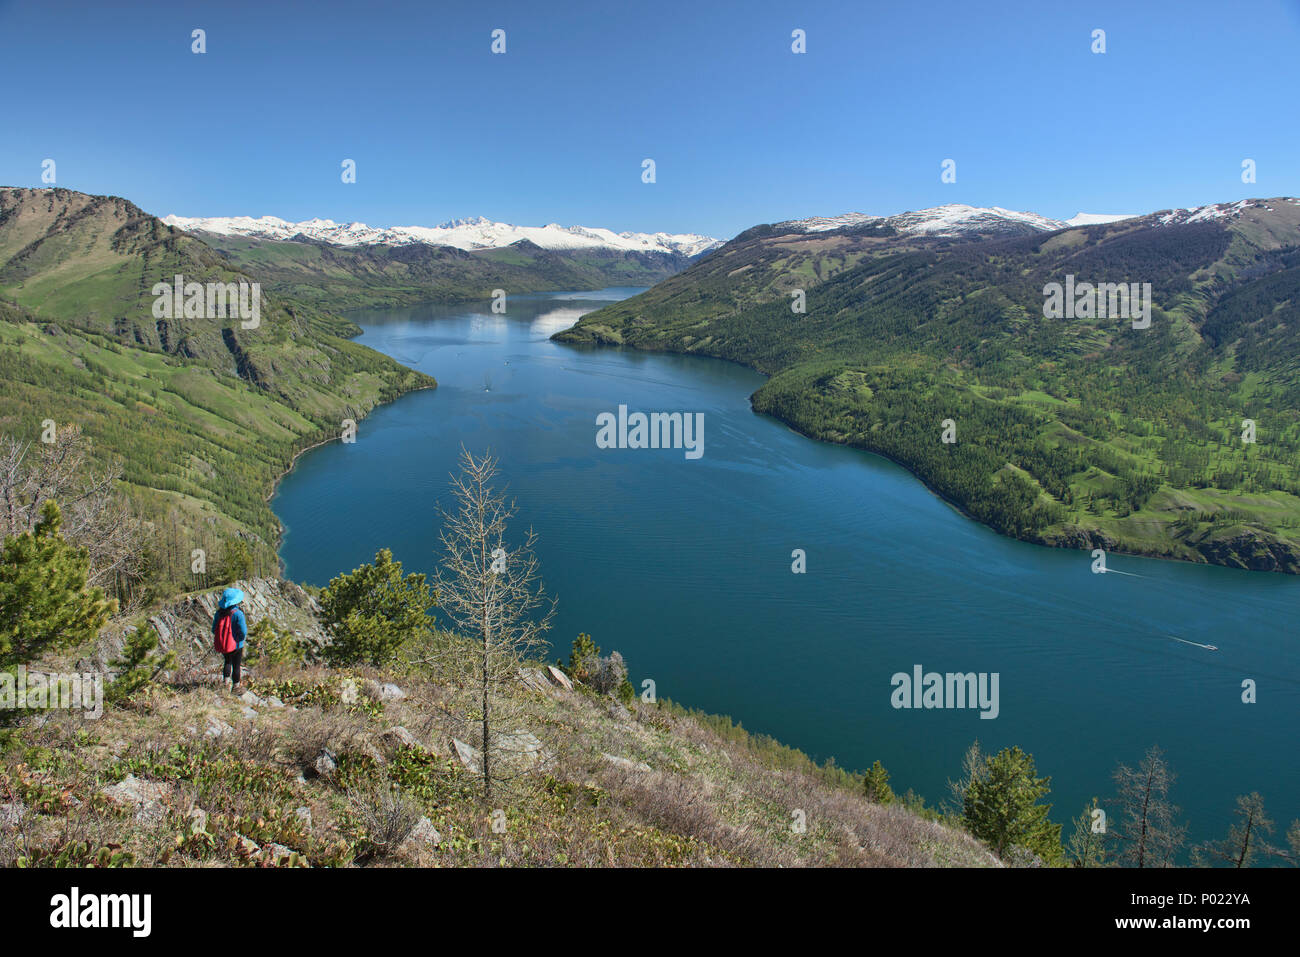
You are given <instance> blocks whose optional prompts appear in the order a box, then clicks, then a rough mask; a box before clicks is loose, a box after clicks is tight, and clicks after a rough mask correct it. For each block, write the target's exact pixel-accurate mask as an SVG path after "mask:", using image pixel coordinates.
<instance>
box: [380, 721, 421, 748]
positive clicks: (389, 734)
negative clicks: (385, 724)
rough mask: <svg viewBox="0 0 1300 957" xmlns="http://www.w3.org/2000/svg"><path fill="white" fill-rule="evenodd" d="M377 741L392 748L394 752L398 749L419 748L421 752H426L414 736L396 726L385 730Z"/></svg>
mask: <svg viewBox="0 0 1300 957" xmlns="http://www.w3.org/2000/svg"><path fill="white" fill-rule="evenodd" d="M379 740H381V741H382V742H383V743H384V744H386V745H387V746H389V747H390V748H393V749H394V750H396V749H397V748H400V747H408V748H419V749H421V750H426V749H425V747H424V745H423V744H421V743H420V739H419V738H417V737H416V736H415V735H413V734H412V733H411V732H410V731H407V730H406V729H405V728H403V727H402V726H401V725H397V726H395V727H392V728H385V729H384V730H383V731H382V732H381V733H380V735H379Z"/></svg>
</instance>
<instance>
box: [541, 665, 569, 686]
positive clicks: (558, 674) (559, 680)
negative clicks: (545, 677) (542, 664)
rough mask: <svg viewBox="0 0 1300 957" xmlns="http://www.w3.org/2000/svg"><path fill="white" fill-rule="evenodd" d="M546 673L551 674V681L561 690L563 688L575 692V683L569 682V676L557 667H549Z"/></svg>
mask: <svg viewBox="0 0 1300 957" xmlns="http://www.w3.org/2000/svg"><path fill="white" fill-rule="evenodd" d="M546 671H547V673H549V674H550V676H551V680H552V681H554V682H555V683H556V684H557V685H559V686H560V687H561V688H563V689H564V690H565V691H572V690H573V682H572V681H570V680H569V676H568V675H566V674H565V673H564V672H563V671H561V670H560V669H559V668H557V667H555V665H547V666H546Z"/></svg>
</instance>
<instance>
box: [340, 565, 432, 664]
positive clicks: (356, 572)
mask: <svg viewBox="0 0 1300 957" xmlns="http://www.w3.org/2000/svg"><path fill="white" fill-rule="evenodd" d="M433 604H434V596H433V593H432V592H431V591H430V589H429V586H428V585H426V584H425V576H424V575H422V574H416V573H412V574H410V575H407V576H406V577H405V578H403V577H402V563H401V562H398V561H394V560H393V553H392V552H391V551H389V550H388V549H387V548H384V549H381V550H380V551H379V552H377V553H376V554H375V561H374V563H373V564H370V565H362V566H361V567H360V568H354V569H353V570H352V572H351V573H350V574H347V575H337V576H335V577H334V578H333V579H331V580H330V583H329V587H327V588H326V589H325V590H324V591H322V592H321V595H320V605H321V610H322V612H323V615H322V617H323V619H324V621H325V625H326V627H327V628H328V630H329V632H330V635H331V636H332V638H333V640H332V641H331V642H330V644H328V645H326V646H325V648H324V651H323V654H324V656H325V658H326V659H327V660H328V661H330V662H331V663H333V664H353V663H356V662H360V661H365V662H369V663H370V664H372V665H382V664H387V663H388V662H390V661H392V660H393V658H395V657H396V656H397V652H398V650H399V649H400V648H401V647H402V646H403V645H405V644H406V643H407V642H410V641H413V640H415V639H417V638H419V637H421V636H423V635H424V634H426V633H427V632H428V630H429V618H428V610H429V608H431V607H432V606H433Z"/></svg>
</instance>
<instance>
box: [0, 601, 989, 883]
mask: <svg viewBox="0 0 1300 957" xmlns="http://www.w3.org/2000/svg"><path fill="white" fill-rule="evenodd" d="M236 584H238V585H239V586H240V587H241V588H243V589H244V591H245V592H246V593H247V594H248V595H249V596H250V609H251V612H250V613H251V615H252V620H253V621H254V623H255V624H256V623H257V622H264V621H270V620H274V621H275V624H276V627H277V630H279V629H292V631H293V632H294V633H295V634H297V635H298V636H300V639H299V640H301V641H303V642H304V643H307V644H312V643H316V642H319V641H320V640H321V639H322V638H323V631H322V627H321V625H320V623H319V622H318V621H317V620H316V614H317V612H318V611H319V607H318V606H317V605H316V603H315V600H314V599H313V598H312V597H311V596H310V595H308V594H306V593H305V592H304V591H303V590H302V589H300V588H298V587H297V586H294V585H291V584H289V583H286V582H279V581H275V580H270V581H268V580H254V581H240V582H237V583H236ZM212 601H213V596H212V593H211V592H209V593H207V594H200V595H193V596H187V597H184V598H180V599H177V600H176V601H175V602H174V603H173V604H171V605H170V606H168V607H166V608H163V609H160V610H158V613H157V614H156V615H155V617H154V619H153V620H154V621H155V622H157V623H158V624H160V625H162V626H163V632H165V634H166V635H167V641H166V646H167V647H170V648H171V649H173V650H175V651H177V653H178V655H179V656H180V660H179V662H178V664H177V668H176V670H175V671H174V672H173V673H172V674H170V675H169V676H168V680H166V681H164V682H161V683H159V684H156V685H152V686H150V687H149V688H148V689H147V690H146V691H144V692H141V693H139V694H138V695H136V696H135V697H133V698H132V699H130V700H129V701H127V702H126V703H123V704H116V705H110V706H109V707H108V708H107V709H106V710H105V712H104V715H103V717H102V718H100V719H99V720H96V721H86V720H84V719H82V718H81V717H80V716H79V715H77V714H76V713H75V712H67V711H51V712H48V713H43V714H41V715H40V716H39V720H36V716H31V717H28V718H26V719H25V720H24V723H23V725H22V726H20V727H18V728H16V729H12V730H10V731H8V732H6V730H5V729H4V728H3V727H0V813H3V817H0V867H7V866H12V865H13V864H15V863H16V862H18V861H19V859H25V863H27V864H29V865H45V866H49V865H52V864H57V863H63V864H71V865H74V866H75V865H83V864H88V863H91V862H93V861H95V860H96V858H97V856H98V855H101V854H102V855H103V857H104V860H105V862H106V863H118V864H135V865H140V866H162V865H167V866H173V867H175V866H258V865H261V866H274V865H277V864H278V865H280V866H284V865H301V864H310V865H311V866H315V867H319V866H348V865H354V864H355V865H364V866H400V865H427V866H480V865H481V866H584V867H586V866H596V867H603V866H746V865H766V866H799V865H820V866H825V865H833V866H947V867H997V866H1001V864H1000V862H999V861H998V859H997V858H996V857H994V856H993V854H991V853H990V852H989V851H988V850H987V849H986V848H985V847H984V846H983V845H982V844H980V843H979V842H978V841H976V840H975V839H974V838H972V837H971V836H970V835H968V834H966V833H965V832H964V831H962V830H960V829H959V828H955V827H951V826H948V825H946V824H944V823H941V822H939V821H937V820H934V819H932V818H931V817H927V816H923V815H920V814H917V813H915V812H914V811H913V810H910V809H909V808H907V807H905V806H903V805H902V804H901V803H892V804H888V805H883V804H876V803H873V802H871V801H869V800H867V798H866V797H865V796H864V795H863V792H862V780H861V778H860V777H857V778H854V777H852V776H850V775H847V774H845V773H844V772H843V771H840V770H839V769H832V768H825V767H818V766H816V765H814V764H813V763H812V762H811V761H810V760H809V759H808V758H807V757H805V756H804V755H802V754H800V753H799V752H796V751H792V750H790V749H788V748H783V747H781V746H780V745H777V744H775V743H774V742H772V741H770V740H768V739H762V738H758V737H751V736H750V735H748V734H746V733H745V732H744V731H742V730H740V729H737V728H735V727H733V726H731V725H730V723H729V722H727V723H726V724H725V725H721V724H719V725H717V726H716V727H715V726H711V725H710V723H709V722H708V721H707V719H704V718H701V717H696V716H692V715H688V714H686V713H684V712H683V711H682V710H681V709H680V708H677V707H675V706H671V705H669V704H667V703H665V702H660V703H659V704H657V705H656V704H646V703H643V702H639V701H636V702H633V703H632V705H631V706H630V707H629V708H625V707H623V706H622V705H620V704H618V703H616V702H615V700H614V699H613V698H611V697H609V696H603V695H599V694H597V693H596V692H595V691H594V690H592V689H590V688H589V687H587V686H585V685H582V684H578V685H576V686H575V687H574V688H572V689H569V688H565V687H562V686H560V685H559V684H557V683H556V682H555V681H553V680H551V679H549V678H548V677H546V675H545V673H544V669H541V668H538V669H525V670H524V671H523V672H521V679H527V680H520V681H519V682H517V683H512V685H511V686H510V687H508V688H507V689H506V690H505V693H506V694H507V695H508V696H509V704H508V706H509V707H510V709H511V711H512V712H517V714H518V721H519V723H518V725H517V729H518V733H526V734H527V735H530V736H532V737H533V738H535V739H536V741H537V743H538V747H537V748H536V749H535V750H530V751H528V752H527V753H526V754H522V755H521V757H520V758H519V762H518V765H517V766H512V767H511V768H510V772H509V774H508V775H507V777H508V778H509V785H508V786H506V785H504V784H503V786H502V793H499V792H498V791H495V790H494V793H493V801H492V803H491V804H487V805H485V804H484V803H483V800H482V796H481V790H480V786H481V781H480V778H479V777H478V776H477V775H476V774H475V773H474V772H473V771H471V770H470V769H469V768H468V767H467V766H466V760H465V758H464V756H463V755H462V754H461V753H460V752H459V750H458V748H457V747H456V745H455V743H454V742H455V741H456V740H457V739H459V740H461V741H473V740H474V738H473V732H474V729H473V727H472V725H471V724H469V722H468V719H467V718H465V717H457V715H467V714H472V709H470V708H467V701H470V700H472V699H473V696H474V693H475V689H474V688H472V687H469V688H460V687H458V686H457V685H456V683H455V682H454V681H452V680H449V679H448V678H447V677H446V676H444V675H443V674H442V673H440V671H439V670H438V669H437V668H436V667H430V666H428V665H421V666H412V667H401V666H396V667H395V668H393V669H388V670H384V671H379V670H375V669H373V668H369V667H349V668H344V669H331V668H325V667H322V666H320V665H315V664H303V663H291V662H284V663H279V664H274V665H271V664H266V663H264V662H263V661H262V660H260V659H256V658H255V660H254V663H253V665H252V666H251V671H252V674H251V676H248V677H247V680H246V685H247V686H248V688H249V692H248V693H246V694H245V695H244V697H243V698H242V699H240V698H236V697H234V696H233V695H232V694H231V693H230V692H228V691H222V690H220V689H219V686H218V685H217V683H216V674H217V671H218V670H219V667H220V666H219V663H217V664H216V666H215V667H214V661H215V660H216V659H215V655H211V654H206V653H207V650H208V647H209V645H210V643H211V642H210V639H209V637H208V628H209V621H210V618H209V616H210V614H211V608H212ZM106 644H107V645H108V647H105V646H104V644H101V647H100V649H99V654H100V660H101V661H102V660H103V658H111V657H112V656H113V655H114V654H116V653H117V651H118V649H120V647H121V641H120V638H118V639H117V640H116V642H114V641H113V639H112V638H109V639H108V640H107V642H106ZM250 648H251V649H252V650H253V651H254V653H257V654H262V655H265V654H266V653H267V651H268V646H267V644H266V642H265V640H263V638H262V636H259V637H258V638H257V639H254V640H251V641H250ZM205 654H206V660H205ZM98 663H99V662H95V665H96V666H97V665H98ZM51 664H54V663H51ZM86 664H87V665H90V664H91V663H90V662H86ZM71 666H72V665H71V663H70V662H69V663H67V664H65V665H64V667H71ZM349 685H351V686H352V687H353V688H354V689H355V691H354V693H352V694H348V693H347V692H346V690H345V689H346V688H347V687H348V686H349ZM385 686H387V687H385ZM515 727H516V726H513V725H512V729H513V728H515ZM796 812H798V814H796ZM498 815H499V817H498ZM800 815H801V816H802V818H801V819H802V821H803V822H804V823H805V825H806V826H805V827H804V828H803V829H799V828H797V827H795V826H792V825H794V823H795V822H796V821H797V820H800ZM494 819H498V820H500V821H501V824H500V825H499V826H498V829H494V827H493V822H494Z"/></svg>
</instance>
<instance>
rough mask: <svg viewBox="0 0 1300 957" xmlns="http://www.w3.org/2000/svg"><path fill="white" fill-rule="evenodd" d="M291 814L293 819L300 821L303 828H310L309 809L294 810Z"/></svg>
mask: <svg viewBox="0 0 1300 957" xmlns="http://www.w3.org/2000/svg"><path fill="white" fill-rule="evenodd" d="M293 814H294V817H296V818H298V820H300V821H302V823H303V824H304V825H305V826H307V827H311V808H309V807H305V806H304V807H299V808H294V811H293Z"/></svg>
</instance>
